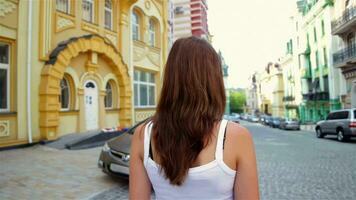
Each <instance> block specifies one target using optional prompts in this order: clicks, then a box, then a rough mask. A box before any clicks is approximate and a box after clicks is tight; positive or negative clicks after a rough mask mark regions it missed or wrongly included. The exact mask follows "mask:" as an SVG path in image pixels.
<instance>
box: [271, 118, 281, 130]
mask: <svg viewBox="0 0 356 200" xmlns="http://www.w3.org/2000/svg"><path fill="white" fill-rule="evenodd" d="M282 120H283V119H282V118H280V117H272V123H270V126H271V127H272V128H279V125H280V124H281V121H282Z"/></svg>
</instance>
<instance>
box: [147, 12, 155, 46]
mask: <svg viewBox="0 0 356 200" xmlns="http://www.w3.org/2000/svg"><path fill="white" fill-rule="evenodd" d="M148 31H149V43H150V45H151V46H152V47H154V46H156V27H155V22H154V21H153V20H152V19H150V21H149V30H148Z"/></svg>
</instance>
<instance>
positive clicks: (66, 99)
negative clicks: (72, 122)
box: [59, 77, 70, 110]
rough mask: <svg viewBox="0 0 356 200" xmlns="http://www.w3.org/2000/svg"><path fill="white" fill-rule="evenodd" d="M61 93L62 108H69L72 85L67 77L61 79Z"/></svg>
mask: <svg viewBox="0 0 356 200" xmlns="http://www.w3.org/2000/svg"><path fill="white" fill-rule="evenodd" d="M60 84H61V85H60V86H61V95H60V96H59V101H60V103H61V110H69V106H70V105H69V104H70V87H69V82H68V80H67V78H65V77H64V78H63V79H62V80H61V83H60Z"/></svg>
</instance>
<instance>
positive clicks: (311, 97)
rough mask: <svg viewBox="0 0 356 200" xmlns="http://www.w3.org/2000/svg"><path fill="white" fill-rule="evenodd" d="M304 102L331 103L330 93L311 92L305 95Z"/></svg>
mask: <svg viewBox="0 0 356 200" xmlns="http://www.w3.org/2000/svg"><path fill="white" fill-rule="evenodd" d="M303 100H306V101H329V92H309V93H307V94H303Z"/></svg>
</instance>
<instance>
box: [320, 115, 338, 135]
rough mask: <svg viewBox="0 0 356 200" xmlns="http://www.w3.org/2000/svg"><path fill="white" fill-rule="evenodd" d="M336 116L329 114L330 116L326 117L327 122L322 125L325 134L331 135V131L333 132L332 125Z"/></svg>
mask: <svg viewBox="0 0 356 200" xmlns="http://www.w3.org/2000/svg"><path fill="white" fill-rule="evenodd" d="M334 116H335V113H329V114H328V116H327V117H326V120H325V121H324V123H322V124H321V125H320V126H321V130H322V131H323V132H324V133H330V130H331V127H330V126H331V125H330V124H331V123H332V121H333V118H334Z"/></svg>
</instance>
